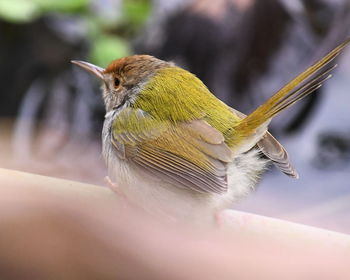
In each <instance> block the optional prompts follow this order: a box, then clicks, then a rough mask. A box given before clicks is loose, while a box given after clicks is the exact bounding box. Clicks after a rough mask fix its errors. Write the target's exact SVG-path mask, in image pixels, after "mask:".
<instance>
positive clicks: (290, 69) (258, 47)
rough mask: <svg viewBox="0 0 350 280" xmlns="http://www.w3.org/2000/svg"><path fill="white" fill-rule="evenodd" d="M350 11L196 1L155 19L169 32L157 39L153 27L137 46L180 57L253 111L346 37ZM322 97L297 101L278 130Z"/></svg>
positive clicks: (303, 4)
mask: <svg viewBox="0 0 350 280" xmlns="http://www.w3.org/2000/svg"><path fill="white" fill-rule="evenodd" d="M242 3H243V4H242ZM349 14H350V12H349V3H347V2H345V1H344V2H343V3H340V4H339V3H338V4H334V3H331V2H325V1H322V0H312V1H311V0H304V1H294V2H293V1H283V0H280V1H279V0H264V1H254V0H252V1H235V0H225V1H218V2H211V1H207V0H194V1H193V2H191V4H189V5H188V6H186V7H185V8H181V9H177V10H174V11H173V12H172V13H169V14H168V15H167V16H164V18H160V19H159V21H158V22H157V21H153V22H154V23H153V25H150V26H149V29H160V31H158V33H159V34H163V36H162V37H160V38H157V39H158V40H157V41H156V42H155V41H154V40H152V41H151V40H150V39H148V38H147V37H148V34H150V33H152V30H151V31H149V32H148V33H147V32H146V35H145V36H143V40H141V43H139V44H137V45H136V47H135V48H136V52H138V53H144V52H147V53H150V54H153V55H155V56H157V57H160V58H162V59H165V60H175V62H177V63H178V64H180V65H181V66H183V67H185V68H187V69H188V70H189V71H191V72H193V73H195V74H196V75H197V76H199V78H201V79H202V80H203V81H204V83H205V84H206V85H207V86H208V87H209V89H210V90H211V91H212V92H213V93H214V94H216V95H217V96H218V97H219V98H220V99H222V100H223V101H225V102H226V103H228V104H229V105H230V106H232V107H234V108H236V109H239V110H241V111H243V112H244V113H248V112H251V111H252V110H253V109H254V108H255V107H257V106H258V105H260V104H261V103H262V102H263V101H264V100H265V99H267V98H268V97H269V96H271V95H272V94H273V92H275V91H277V90H278V89H279V88H280V87H281V86H283V85H284V84H285V83H286V82H287V81H289V80H290V79H292V78H293V76H295V75H296V74H298V73H299V72H301V71H303V70H304V69H305V68H306V67H307V66H309V65H310V64H311V63H313V62H314V61H315V60H316V59H318V58H320V57H321V56H323V55H324V54H325V53H326V52H327V51H329V50H330V49H331V48H333V47H334V46H336V45H337V44H338V43H339V42H340V41H342V40H343V39H344V38H345V36H346V32H347V30H348V29H349V27H348V26H347V25H346V24H342V25H341V24H340V23H344V20H345V19H348V18H349ZM162 22H164V24H163V25H162V24H161V23H162ZM334 29H336V32H334ZM331 33H332V34H331ZM330 34H331V36H329V35H330ZM149 37H152V36H149ZM319 97H320V95H319V94H313V95H312V96H311V97H310V98H308V99H307V100H306V101H305V102H304V103H300V104H298V105H297V106H296V108H294V109H293V110H294V111H293V113H291V114H287V116H286V114H285V115H284V116H282V117H281V118H279V119H278V120H276V121H275V122H274V123H273V124H272V130H273V131H274V132H275V133H277V134H278V133H282V132H291V131H296V130H297V129H299V128H300V126H301V125H302V124H303V123H304V122H305V121H306V120H307V118H308V117H309V115H310V114H311V112H312V111H313V108H314V107H315V106H317V99H318V98H319Z"/></svg>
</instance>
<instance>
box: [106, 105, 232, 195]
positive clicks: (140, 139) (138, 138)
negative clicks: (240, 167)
mask: <svg viewBox="0 0 350 280" xmlns="http://www.w3.org/2000/svg"><path fill="white" fill-rule="evenodd" d="M112 131H113V133H112V143H113V145H114V146H115V148H116V149H117V150H118V152H117V155H119V156H120V157H121V158H122V159H126V160H130V161H132V162H134V163H136V164H137V165H138V166H140V167H142V168H145V169H147V170H148V171H150V172H152V173H156V174H157V175H158V176H162V177H163V178H166V180H168V181H170V182H173V183H174V184H175V185H178V186H180V187H187V188H190V189H193V190H195V191H198V192H213V193H222V192H226V191H227V177H226V175H227V174H226V173H227V163H229V162H231V161H232V152H231V149H230V148H229V147H228V146H227V145H226V144H225V142H224V140H225V139H224V137H223V135H222V134H221V133H220V132H219V131H218V130H216V129H215V128H213V127H212V126H210V125H209V124H208V123H207V122H205V121H204V120H194V121H191V122H183V123H178V124H177V125H176V126H175V125H173V124H172V123H171V122H168V121H159V120H156V119H155V118H153V117H152V116H151V115H149V114H147V113H145V112H142V110H140V109H133V108H124V109H123V110H122V111H121V112H119V114H118V116H117V117H116V118H115V120H114V122H113V125H112Z"/></svg>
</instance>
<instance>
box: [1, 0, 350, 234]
mask: <svg viewBox="0 0 350 280" xmlns="http://www.w3.org/2000/svg"><path fill="white" fill-rule="evenodd" d="M349 29H350V2H349V1H348V0H264V1H261V0H260V1H258V0H217V1H210V0H153V1H151V0H124V1H122V0H31V1H27V0H1V1H0V62H1V63H0V75H1V83H0V92H1V102H0V155H1V156H0V167H4V168H12V169H17V170H23V171H28V172H33V173H38V174H44V175H49V176H55V177H61V178H68V179H73V180H78V181H82V182H88V183H95V184H104V183H103V178H104V176H105V175H106V170H105V166H104V163H103V160H102V157H101V141H100V134H101V129H102V123H103V118H104V107H103V104H102V99H101V96H100V90H99V84H98V81H97V80H95V79H94V78H93V77H91V76H89V75H88V74H86V73H85V72H84V71H81V70H80V69H78V67H74V66H73V65H71V64H70V62H69V61H70V60H71V59H81V60H87V61H89V62H92V63H94V64H97V65H99V66H101V67H105V66H106V65H107V64H108V62H110V61H111V60H113V59H116V58H120V57H122V56H126V55H130V54H134V53H138V54H143V53H146V54H151V55H155V56H157V57H158V58H161V59H165V60H172V61H174V62H176V63H177V64H178V65H180V66H181V67H184V68H186V69H188V70H189V71H191V72H193V73H195V74H196V75H197V76H198V77H199V78H201V79H202V80H203V81H204V82H205V84H206V85H207V86H208V87H209V89H210V90H211V91H212V92H213V93H215V94H216V95H217V96H218V97H219V98H220V99H221V100H223V101H225V102H226V103H228V104H229V105H230V106H232V107H234V108H236V109H238V110H240V111H242V112H244V113H249V112H251V111H252V110H253V109H254V108H255V107H257V106H258V105H260V104H261V103H262V102H263V101H264V100H265V99H267V98H268V97H269V96H271V95H272V94H273V93H274V92H275V91H276V90H278V89H279V88H280V87H281V86H283V85H284V84H285V83H286V82H288V81H289V80H290V79H291V78H293V77H294V76H295V75H297V74H298V73H299V72H301V71H303V70H304V69H305V68H306V67H308V66H309V65H310V64H311V63H313V62H315V60H317V59H319V58H321V57H322V56H323V55H325V54H326V53H327V52H328V51H330V50H331V49H332V48H334V47H335V46H336V45H337V44H339V43H340V42H341V41H343V40H344V39H345V38H347V37H348V36H349V35H350V30H349ZM338 63H339V65H340V66H339V67H338V68H337V69H336V71H335V73H334V74H335V75H334V77H333V78H332V79H331V80H330V81H328V82H327V83H326V85H325V86H324V87H322V89H321V90H318V93H316V94H313V95H311V96H310V97H309V98H308V99H306V100H304V101H302V102H300V103H298V104H297V105H295V106H293V107H292V108H291V109H289V110H288V112H285V113H283V114H282V115H281V116H279V117H277V118H276V119H275V120H274V121H273V122H272V124H271V126H270V128H271V132H272V133H273V134H274V135H275V136H276V137H277V138H278V139H279V140H280V142H281V143H282V144H284V145H285V147H286V148H287V150H288V151H289V154H290V157H291V159H292V161H293V163H294V165H295V166H296V168H297V170H298V171H299V174H300V179H299V180H293V179H290V178H288V177H286V176H284V175H283V174H282V173H280V172H278V171H277V170H276V169H275V168H273V167H272V168H271V170H270V171H269V172H267V173H266V174H265V175H264V177H263V180H262V182H261V183H260V185H259V187H258V189H257V191H256V192H255V193H253V194H252V195H250V196H249V197H247V198H246V199H244V200H243V201H242V202H240V203H239V204H237V205H235V206H234V208H235V209H240V210H244V211H248V212H253V213H258V214H262V215H268V216H272V217H278V218H284V219H288V220H291V221H296V222H301V223H306V224H310V225H315V226H322V227H325V228H329V229H332V230H339V231H342V232H346V233H350V107H349V106H350V105H349V104H350V93H349V90H348V89H349V88H350V48H348V49H346V50H345V52H344V54H343V55H342V56H341V57H340V58H339V59H338Z"/></svg>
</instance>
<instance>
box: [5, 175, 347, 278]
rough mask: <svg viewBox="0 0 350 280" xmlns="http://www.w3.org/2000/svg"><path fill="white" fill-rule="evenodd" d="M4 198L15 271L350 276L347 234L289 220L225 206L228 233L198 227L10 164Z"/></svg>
mask: <svg viewBox="0 0 350 280" xmlns="http://www.w3.org/2000/svg"><path fill="white" fill-rule="evenodd" d="M0 201H1V203H0V266H1V267H5V268H8V271H9V272H11V273H13V272H14V271H13V270H11V267H13V266H15V267H16V270H15V272H16V273H17V274H18V273H21V272H23V273H24V274H23V275H28V273H34V275H40V276H42V278H40V277H39V278H40V279H59V277H58V278H55V277H52V276H53V275H55V276H57V275H61V276H62V273H64V274H63V275H65V279H120V278H118V277H123V279H125V278H127V279H140V277H142V279H237V277H240V278H239V279H259V280H260V279H349V277H350V275H349V271H348V260H349V259H350V250H349V249H350V237H349V236H348V235H345V234H340V233H337V232H332V231H326V230H322V229H318V228H313V227H308V226H304V225H299V224H295V223H290V222H286V221H282V220H277V219H272V218H267V217H261V216H258V215H252V214H248V213H242V212H237V211H226V212H225V213H224V214H223V216H224V221H226V223H227V224H226V223H225V224H226V225H227V229H229V230H227V231H222V230H219V231H217V230H214V231H208V232H204V231H203V232H200V234H198V231H197V230H193V229H189V228H185V227H184V228H181V227H180V228H179V227H173V226H171V225H170V226H166V227H164V226H163V224H162V223H159V221H156V220H154V219H152V218H150V217H148V216H143V215H140V213H138V212H135V211H133V210H132V209H129V210H130V211H128V209H126V208H124V210H123V209H121V208H120V207H117V206H118V205H119V200H118V199H117V197H116V195H115V194H114V193H113V192H112V191H110V190H109V189H108V188H106V187H102V186H95V185H89V184H83V183H78V182H73V181H68V180H62V179H55V178H50V177H45V176H39V175H34V174H28V173H23V172H19V171H13V170H6V169H0ZM84 269H85V270H84ZM90 270H91V271H93V273H96V274H91V275H90V273H92V272H89V271H90ZM8 271H7V270H6V269H5V276H6V272H8ZM1 273H2V272H0V276H3V274H1ZM35 273H36V274H35ZM55 273H57V274H55ZM87 274H88V275H89V276H90V278H89V277H86V275H87ZM23 275H21V276H23ZM45 277H46V278H45ZM94 277H95V278H94ZM124 277H125V278H124ZM235 277H236V278H235ZM1 278H4V277H1ZM5 279H8V278H6V277H5ZM10 279H12V278H10ZM16 279H21V278H16ZM22 279H24V278H23V277H22Z"/></svg>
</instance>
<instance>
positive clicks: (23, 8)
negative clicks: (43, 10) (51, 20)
mask: <svg viewBox="0 0 350 280" xmlns="http://www.w3.org/2000/svg"><path fill="white" fill-rule="evenodd" d="M39 14H40V9H39V6H38V5H37V4H36V3H35V2H32V1H28V0H0V18H2V19H4V20H6V21H10V22H15V23H26V22H30V21H32V20H33V19H35V18H36V17H37V16H39Z"/></svg>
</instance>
